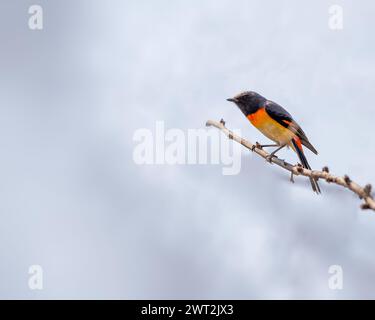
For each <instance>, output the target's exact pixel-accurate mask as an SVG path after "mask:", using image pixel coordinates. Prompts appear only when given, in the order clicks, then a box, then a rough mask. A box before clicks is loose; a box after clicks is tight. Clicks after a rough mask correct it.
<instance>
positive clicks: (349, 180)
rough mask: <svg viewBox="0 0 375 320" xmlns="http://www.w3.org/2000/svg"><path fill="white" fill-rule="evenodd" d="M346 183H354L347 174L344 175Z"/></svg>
mask: <svg viewBox="0 0 375 320" xmlns="http://www.w3.org/2000/svg"><path fill="white" fill-rule="evenodd" d="M344 180H345V183H346V184H347V185H348V186H349V185H350V184H351V183H352V180H351V179H350V178H349V176H348V175H347V174H346V175H345V176H344Z"/></svg>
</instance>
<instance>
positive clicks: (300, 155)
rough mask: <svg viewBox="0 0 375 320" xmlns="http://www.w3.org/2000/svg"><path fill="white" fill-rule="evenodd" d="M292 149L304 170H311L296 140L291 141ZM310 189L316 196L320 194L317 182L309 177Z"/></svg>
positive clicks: (300, 145) (299, 143)
mask: <svg viewBox="0 0 375 320" xmlns="http://www.w3.org/2000/svg"><path fill="white" fill-rule="evenodd" d="M292 143H293V146H294V149H295V151H296V153H297V155H298V158H299V160H300V161H301V164H302V166H303V167H304V168H306V169H309V170H311V167H310V165H309V163H308V162H307V159H306V156H305V154H304V153H303V149H302V144H301V142H300V140H299V139H298V138H294V139H292ZM310 182H311V187H312V189H313V190H314V192H316V193H317V194H319V193H321V191H320V187H319V184H318V182H317V181H316V180H315V179H314V178H311V177H310Z"/></svg>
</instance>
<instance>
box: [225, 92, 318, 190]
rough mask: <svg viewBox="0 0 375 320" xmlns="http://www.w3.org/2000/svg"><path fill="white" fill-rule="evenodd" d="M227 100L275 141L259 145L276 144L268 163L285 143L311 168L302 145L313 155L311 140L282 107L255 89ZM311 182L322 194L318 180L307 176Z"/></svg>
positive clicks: (303, 164) (302, 162)
mask: <svg viewBox="0 0 375 320" xmlns="http://www.w3.org/2000/svg"><path fill="white" fill-rule="evenodd" d="M227 101H230V102H233V103H235V105H237V107H238V108H239V109H240V110H241V111H242V113H243V114H244V115H245V116H246V118H247V119H248V120H249V121H250V122H251V124H252V125H253V126H255V127H256V128H257V129H258V130H259V131H260V132H261V133H262V134H263V135H265V136H266V137H267V138H269V139H270V140H272V141H273V142H275V144H266V145H260V147H262V148H265V147H277V149H276V150H275V151H273V152H272V153H271V154H270V155H269V156H268V157H267V160H268V161H270V162H271V159H272V158H273V157H275V154H276V153H277V152H278V151H280V150H281V149H283V148H284V147H286V146H288V147H291V148H292V150H294V151H295V152H296V153H297V155H298V158H299V160H300V161H301V165H302V166H303V167H304V168H306V169H310V170H311V167H310V165H309V163H308V162H307V159H306V156H305V154H304V150H303V147H302V146H305V147H306V148H308V149H309V150H311V151H312V152H313V153H315V154H316V155H317V154H318V151H316V149H315V148H314V146H313V145H312V144H311V143H310V141H309V139H308V138H307V136H306V134H305V132H304V131H303V130H302V128H301V127H300V125H299V124H298V123H297V122H296V121H295V120H294V119H293V117H292V116H291V115H290V113H289V112H288V111H286V110H285V109H284V108H283V107H282V106H280V105H278V104H277V103H275V102H273V101H271V100H268V99H266V98H265V97H263V96H261V95H260V94H258V93H256V92H254V91H245V92H242V93H240V94H237V95H236V96H234V97H233V98H228V99H227ZM310 182H311V187H312V189H313V191H314V192H316V193H317V194H319V193H321V190H320V187H319V185H318V182H317V181H316V180H315V179H314V178H312V177H310Z"/></svg>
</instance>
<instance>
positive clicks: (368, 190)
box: [363, 184, 372, 197]
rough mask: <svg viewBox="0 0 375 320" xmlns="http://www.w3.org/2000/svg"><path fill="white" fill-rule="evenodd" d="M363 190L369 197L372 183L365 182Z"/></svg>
mask: <svg viewBox="0 0 375 320" xmlns="http://www.w3.org/2000/svg"><path fill="white" fill-rule="evenodd" d="M363 191H364V193H365V194H366V196H367V197H371V191H372V185H371V184H366V185H365V187H364V188H363Z"/></svg>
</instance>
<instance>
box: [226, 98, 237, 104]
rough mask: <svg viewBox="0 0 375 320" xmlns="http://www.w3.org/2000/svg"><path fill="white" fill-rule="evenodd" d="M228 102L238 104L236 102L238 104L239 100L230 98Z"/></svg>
mask: <svg viewBox="0 0 375 320" xmlns="http://www.w3.org/2000/svg"><path fill="white" fill-rule="evenodd" d="M227 101H230V102H234V103H236V102H237V99H235V98H228V99H227Z"/></svg>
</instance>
